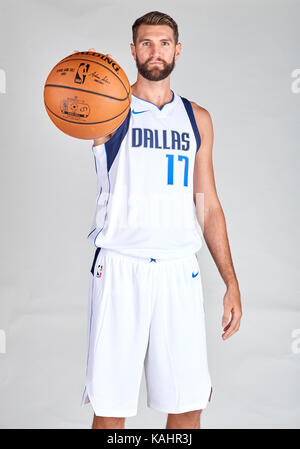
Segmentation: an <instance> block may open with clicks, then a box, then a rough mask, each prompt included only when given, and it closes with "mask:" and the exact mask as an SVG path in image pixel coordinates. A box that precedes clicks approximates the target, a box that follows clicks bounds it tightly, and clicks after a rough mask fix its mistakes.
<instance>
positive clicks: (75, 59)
mask: <svg viewBox="0 0 300 449" xmlns="http://www.w3.org/2000/svg"><path fill="white" fill-rule="evenodd" d="M71 56H72V55H70V56H67V58H70V57H71ZM67 61H88V62H93V63H94V64H98V65H101V67H104V68H105V69H107V70H108V71H109V72H111V73H112V74H113V75H115V77H116V78H117V79H118V80H119V81H120V82H121V83H122V84H123V87H124V89H125V92H126V93H127V96H128V95H129V91H127V89H126V86H125V84H124V83H123V81H122V80H121V78H119V77H118V75H117V74H116V73H115V72H113V71H112V70H111V69H110V68H109V67H107V66H106V65H104V64H101V63H100V62H97V61H91V60H90V59H84V58H74V59H67V60H65V59H62V60H61V61H59V62H58V63H57V64H56V65H55V66H54V67H53V69H52V70H54V69H55V67H56V66H57V65H59V64H60V63H61V62H67ZM117 64H118V63H117ZM118 65H119V64H118ZM119 67H120V66H119ZM120 68H121V67H120ZM52 70H51V71H52ZM121 70H123V69H121ZM123 72H124V70H123ZM124 74H125V72H124ZM125 75H126V74H125Z"/></svg>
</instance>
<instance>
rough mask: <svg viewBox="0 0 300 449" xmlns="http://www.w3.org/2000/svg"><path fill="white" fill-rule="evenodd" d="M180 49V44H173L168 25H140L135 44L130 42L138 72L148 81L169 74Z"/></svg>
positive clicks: (157, 79)
mask: <svg viewBox="0 0 300 449" xmlns="http://www.w3.org/2000/svg"><path fill="white" fill-rule="evenodd" d="M180 50H181V44H180V43H178V44H177V45H175V41H174V33H173V30H172V28H171V27H169V26H168V25H145V24H142V25H140V26H139V28H138V32H137V40H136V45H135V46H134V45H133V44H131V53H132V55H133V57H134V59H135V61H136V66H137V69H138V72H139V73H140V74H141V75H142V76H143V77H144V78H146V79H148V80H150V81H160V80H163V79H165V78H167V76H169V75H170V73H171V72H172V70H173V69H174V66H175V61H176V60H177V58H178V56H179V54H180Z"/></svg>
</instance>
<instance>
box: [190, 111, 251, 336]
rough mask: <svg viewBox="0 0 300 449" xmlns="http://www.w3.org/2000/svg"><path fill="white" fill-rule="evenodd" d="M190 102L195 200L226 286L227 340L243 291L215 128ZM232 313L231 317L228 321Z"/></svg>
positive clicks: (238, 317)
mask: <svg viewBox="0 0 300 449" xmlns="http://www.w3.org/2000/svg"><path fill="white" fill-rule="evenodd" d="M191 104H192V107H193V111H194V116H195V120H196V124H197V126H198V130H199V134H200V137H201V145H200V148H199V150H198V152H197V154H196V158H195V166H194V203H195V206H196V212H197V219H198V221H199V224H200V226H201V228H202V231H203V237H204V238H205V241H206V244H207V246H208V249H209V251H210V253H211V255H212V257H213V259H214V261H215V263H216V265H217V267H218V270H219V272H220V274H221V276H222V278H223V280H224V282H225V284H226V287H227V291H226V294H225V296H224V299H223V305H224V313H223V316H222V326H223V330H224V333H223V334H222V338H223V340H226V339H227V338H229V337H231V335H233V334H234V333H235V332H237V331H238V329H239V327H240V320H241V316H242V307H241V298H240V291H239V285H238V281H237V277H236V274H235V271H234V267H233V262H232V257H231V252H230V246H229V241H228V236H227V229H226V221H225V216H224V213H223V209H222V206H221V203H220V201H219V198H218V195H217V190H216V185H215V178H214V169H213V161H212V149H213V141H214V132H213V124H212V120H211V116H210V114H209V112H208V111H207V110H206V109H204V108H202V107H201V106H199V105H197V104H196V103H194V102H191ZM198 217H199V218H198ZM230 313H231V320H230V322H229V323H228V321H229V317H230Z"/></svg>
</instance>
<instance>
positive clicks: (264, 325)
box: [0, 0, 300, 429]
mask: <svg viewBox="0 0 300 449" xmlns="http://www.w3.org/2000/svg"><path fill="white" fill-rule="evenodd" d="M151 10H159V11H162V12H165V13H167V14H169V15H171V16H172V17H173V18H174V20H175V21H176V22H177V23H178V26H179V40H180V42H182V45H183V47H182V54H181V56H180V57H179V59H178V61H177V62H176V67H175V70H174V72H173V73H172V76H171V88H172V89H174V90H175V91H176V92H177V93H178V94H180V95H182V96H184V97H186V98H188V99H189V100H192V101H195V102H197V103H198V104H199V105H200V106H202V107H204V108H206V109H207V110H208V111H209V112H210V114H211V117H212V120H213V125H214V134H215V141H214V148H213V161H214V170H215V179H216V186H217V192H218V195H219V199H220V201H221V205H222V207H223V210H224V213H225V218H226V224H227V231H228V236H229V242H230V247H231V252H232V257H233V262H234V267H235V270H236V273H237V277H238V281H239V286H240V291H241V299H242V307H243V317H242V322H241V327H240V330H239V332H237V333H236V334H234V335H233V337H231V338H229V339H228V340H227V341H225V342H224V341H223V340H222V338H221V335H222V326H221V317H222V313H223V297H224V294H225V291H226V288H225V284H224V282H223V280H222V278H221V276H220V274H219V272H218V270H217V267H216V265H215V263H214V261H213V259H212V257H211V255H210V253H209V251H208V248H207V246H206V244H205V241H204V242H203V246H202V249H201V250H200V251H199V253H198V254H197V255H198V259H199V264H200V269H201V276H202V280H203V288H204V301H205V311H206V332H207V345H208V361H209V367H210V372H211V376H212V384H213V394H212V400H211V403H209V405H208V406H207V408H206V409H205V411H204V412H203V413H202V416H201V426H202V427H203V428H299V424H300V401H299V400H300V384H299V378H300V339H299V337H300V330H299V328H300V310H299V288H298V282H296V281H298V277H299V276H297V274H298V267H299V232H298V230H299V208H298V203H299V200H298V195H297V190H298V189H299V182H298V179H299V177H298V170H299V168H298V167H299V164H298V163H299V151H298V150H299V141H300V131H299V113H300V68H299V67H300V59H299V54H300V41H299V20H298V18H299V15H300V5H299V2H297V1H292V0H281V1H278V0H277V1H276V0H275V1H274V0H272V1H271V0H268V1H266V0H260V1H258V0H256V1H250V0H241V1H230V0H225V1H221V0H206V1H203V0H201V1H196V0H193V1H192V0H185V1H184V2H181V1H180V2H179V1H177V0H176V1H174V0H173V1H152V2H151V4H149V2H146V1H144V0H142V1H137V0H134V1H130V2H123V1H121V0H109V1H103V0H98V1H96V0H84V1H83V0H42V1H41V0H39V1H38V0H26V1H25V0H24V1H22V0H19V1H17V0H10V1H3V0H1V1H0V49H1V51H0V74H1V75H0V80H1V89H0V90H1V93H0V115H1V121H0V133H1V134H0V145H1V164H0V170H1V178H0V179H1V232H0V243H1V259H0V263H1V265H0V293H1V301H0V338H1V343H0V349H1V350H0V427H1V428H74V429H75V428H90V427H91V422H92V417H93V410H92V408H91V404H87V405H85V406H84V408H81V406H80V402H81V397H82V393H83V388H84V381H85V370H86V355H87V306H88V282H89V271H90V268H91V264H92V259H93V256H94V248H93V247H92V246H91V244H90V243H89V242H88V240H87V238H86V237H87V235H88V233H89V230H90V226H91V223H92V219H93V214H94V210H95V206H96V195H97V192H96V173H95V167H94V159H93V153H92V141H85V140H78V139H74V138H72V137H69V136H67V135H65V134H63V133H62V132H60V131H59V130H58V129H57V128H56V127H55V126H54V125H53V124H52V122H51V121H50V119H49V117H48V115H47V113H46V110H45V108H44V104H43V86H44V83H45V80H46V77H47V75H48V73H49V72H50V70H51V69H52V67H53V66H54V65H55V64H56V63H57V62H58V61H60V60H61V59H62V58H64V57H65V56H67V55H69V54H71V53H72V51H73V50H80V51H82V50H87V49H88V48H90V47H94V48H95V49H96V50H97V51H99V52H103V53H110V54H112V55H113V57H114V58H115V59H116V60H117V61H118V62H119V64H120V65H121V66H122V68H124V70H125V71H126V73H127V75H128V78H129V80H130V82H131V83H133V82H135V80H136V66H135V63H134V60H133V58H132V56H131V53H130V47H129V44H130V43H131V42H132V36H131V26H132V24H133V22H134V20H135V19H136V18H137V17H139V16H141V15H143V14H145V13H146V12H149V11H151ZM165 421H166V415H165V414H164V413H160V412H158V411H155V410H152V409H149V408H147V406H146V389H145V378H144V374H143V378H142V383H141V389H140V397H139V409H138V415H137V416H135V417H130V418H127V419H126V424H125V427H126V428H163V427H164V426H165Z"/></svg>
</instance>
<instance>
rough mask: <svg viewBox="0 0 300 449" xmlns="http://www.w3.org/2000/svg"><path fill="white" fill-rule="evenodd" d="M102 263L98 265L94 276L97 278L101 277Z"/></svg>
mask: <svg viewBox="0 0 300 449" xmlns="http://www.w3.org/2000/svg"><path fill="white" fill-rule="evenodd" d="M102 270H103V265H98V268H97V273H96V276H97V278H101V276H102Z"/></svg>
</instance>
